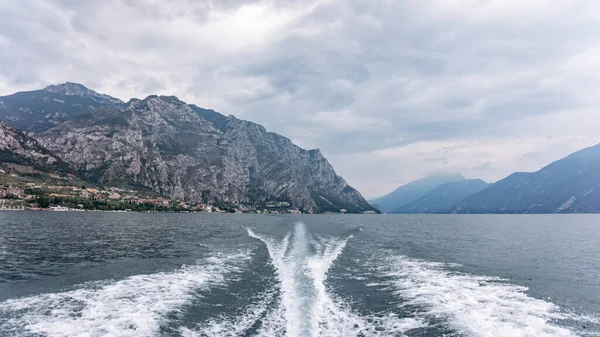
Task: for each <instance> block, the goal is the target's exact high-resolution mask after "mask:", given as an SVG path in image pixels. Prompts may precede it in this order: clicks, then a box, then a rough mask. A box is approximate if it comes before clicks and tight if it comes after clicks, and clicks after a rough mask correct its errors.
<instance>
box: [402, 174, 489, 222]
mask: <svg viewBox="0 0 600 337" xmlns="http://www.w3.org/2000/svg"><path fill="white" fill-rule="evenodd" d="M488 186H490V184H488V183H486V182H485V181H483V180H481V179H467V180H463V181H457V182H452V183H446V184H442V185H440V186H438V187H436V188H434V189H433V190H432V191H430V192H429V193H427V194H426V195H425V196H424V197H422V198H420V199H418V200H416V201H414V202H411V203H410V204H407V205H404V206H402V207H400V208H397V209H395V210H393V211H392V212H391V213H396V214H400V213H403V214H412V213H447V212H448V211H449V210H451V209H452V207H453V206H456V205H457V204H458V203H459V202H460V201H461V200H463V199H464V198H466V197H468V196H470V195H472V194H475V193H477V192H480V191H482V190H483V189H485V188H487V187H488Z"/></svg>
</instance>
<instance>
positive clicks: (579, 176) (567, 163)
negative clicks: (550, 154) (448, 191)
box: [454, 144, 600, 213]
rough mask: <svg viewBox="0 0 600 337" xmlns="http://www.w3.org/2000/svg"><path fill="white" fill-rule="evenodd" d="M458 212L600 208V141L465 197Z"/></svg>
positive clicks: (582, 211)
mask: <svg viewBox="0 0 600 337" xmlns="http://www.w3.org/2000/svg"><path fill="white" fill-rule="evenodd" d="M454 212H455V213H587V212H592V213H595V212H600V144H598V145H596V146H592V147H589V148H586V149H583V150H581V151H578V152H575V153H573V154H571V155H569V156H567V157H565V158H563V159H561V160H558V161H555V162H553V163H551V164H550V165H548V166H546V167H544V168H542V169H541V170H539V171H537V172H535V173H514V174H512V175H510V176H508V177H507V178H505V179H502V180H500V181H499V182H497V183H495V184H493V185H491V186H490V187H488V188H486V189H485V190H483V191H481V192H479V193H476V194H474V195H472V196H469V197H467V198H465V199H464V200H463V201H461V203H460V204H459V206H458V207H456V208H455V209H454Z"/></svg>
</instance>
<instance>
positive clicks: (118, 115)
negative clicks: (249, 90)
mask: <svg viewBox="0 0 600 337" xmlns="http://www.w3.org/2000/svg"><path fill="white" fill-rule="evenodd" d="M15 95H17V94H15ZM24 95H25V97H26V96H30V97H31V99H29V100H26V99H24V98H23V97H22V96H24ZM57 100H58V102H57ZM78 100H80V102H83V103H78V102H79V101H78ZM0 101H1V102H3V110H2V111H0V117H3V116H7V115H9V116H10V115H16V116H17V117H20V116H21V115H22V114H25V115H26V116H27V117H28V118H16V119H8V120H7V122H9V123H12V124H15V125H21V126H23V128H24V129H26V130H28V131H29V133H30V135H31V136H32V137H33V138H35V139H36V140H37V141H39V143H40V144H41V145H43V146H44V147H45V148H47V149H48V150H49V151H51V152H53V153H54V154H56V155H57V156H58V157H59V158H61V159H62V160H64V162H66V163H68V164H69V165H70V167H72V168H73V169H74V170H75V171H77V172H78V173H79V174H80V175H82V176H83V177H85V178H86V179H90V180H92V181H95V182H98V183H103V184H122V185H127V186H141V187H145V188H150V189H152V190H153V191H155V192H157V193H161V194H164V195H168V196H170V197H172V198H175V199H181V200H185V201H186V202H190V203H212V204H224V205H237V206H239V207H240V208H242V209H244V210H252V209H259V208H262V207H265V205H267V204H269V203H270V204H273V203H274V204H277V205H289V207H295V208H298V209H300V210H303V211H306V212H340V211H347V212H353V213H362V212H375V209H374V208H372V207H371V206H370V205H369V204H368V203H367V202H366V201H365V200H364V198H363V197H362V196H361V195H360V193H359V192H358V191H357V190H355V189H354V188H352V187H351V186H349V185H348V184H347V183H346V181H345V180H344V179H343V178H342V177H340V176H338V175H337V174H336V173H335V171H334V169H333V167H332V166H331V164H330V163H329V162H328V161H327V159H326V158H325V157H323V155H322V153H321V152H320V150H318V149H313V150H304V149H301V148H300V147H298V146H296V145H295V144H293V143H292V142H291V140H289V139H288V138H286V137H283V136H281V135H278V134H276V133H272V132H268V131H267V130H266V129H265V128H264V127H263V126H261V125H259V124H256V123H252V122H249V121H244V120H240V119H237V118H236V117H234V116H231V115H230V116H224V115H222V114H220V113H218V112H216V111H214V110H209V109H203V108H200V107H198V106H196V105H193V104H187V103H185V102H183V101H181V100H179V99H178V98H177V97H175V96H158V95H150V96H148V97H146V98H144V99H135V98H134V99H131V100H129V101H128V102H127V103H125V102H122V101H120V100H118V99H115V98H112V97H111V96H108V95H102V94H98V93H96V92H95V91H93V90H90V89H87V88H86V87H84V86H83V85H79V84H76V83H71V82H68V83H65V84H62V85H58V86H49V87H47V88H46V89H43V90H38V91H33V92H25V93H18V97H17V98H15V97H14V96H13V97H11V96H3V97H0ZM60 101H62V102H60ZM6 102H10V103H11V104H12V105H10V104H9V105H7V104H6ZM42 102H46V103H48V102H51V103H49V105H50V107H51V108H46V107H45V106H43V104H42ZM67 102H68V104H67V105H68V108H69V112H68V113H67V112H65V111H63V110H64V109H62V108H61V107H64V106H65V105H64V104H66V103H67ZM90 102H92V103H94V104H95V105H90V106H89V107H88V108H85V109H84V108H82V107H81V106H83V105H84V103H85V104H87V103H90ZM17 103H21V104H23V105H21V106H18V105H15V104H17ZM27 104H30V105H27ZM77 104H79V105H77ZM80 105H81V106H80ZM7 106H8V107H7ZM73 107H76V108H77V109H75V108H73ZM72 108H73V109H72ZM47 110H51V111H53V112H54V114H58V116H59V117H60V118H54V117H53V116H54V114H51V115H50V117H48V115H47V114H45V113H46V112H48V111H47ZM34 112H35V113H34Z"/></svg>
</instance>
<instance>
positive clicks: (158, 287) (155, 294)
mask: <svg viewBox="0 0 600 337" xmlns="http://www.w3.org/2000/svg"><path fill="white" fill-rule="evenodd" d="M249 258H250V257H249V253H240V254H217V255H216V256H213V257H211V258H208V259H206V260H203V261H200V262H199V264H197V265H193V266H184V267H182V268H181V269H179V270H175V271H172V272H161V273H156V274H149V275H136V276H132V277H129V278H126V279H123V280H120V281H116V282H94V283H87V284H84V285H82V286H81V288H78V289H75V290H71V291H66V292H61V293H49V294H42V295H36V296H31V297H25V298H17V299H10V300H7V301H5V302H2V303H0V312H1V313H3V314H5V315H10V316H11V317H13V318H11V319H10V320H9V321H8V322H7V324H5V326H7V327H8V329H9V331H10V332H12V334H16V333H17V332H19V331H28V332H30V333H34V334H41V335H44V336H52V337H54V336H56V337H62V336H124V337H126V336H152V335H154V334H155V333H156V332H157V331H159V328H160V325H161V323H162V322H163V320H164V318H165V316H166V315H167V314H169V313H173V312H177V311H178V310H181V309H182V308H183V307H184V306H185V305H186V304H188V303H189V302H190V301H191V300H192V298H194V296H196V295H197V294H195V292H197V291H201V290H207V289H209V288H211V287H213V286H218V285H222V284H225V283H226V276H228V275H231V273H232V272H235V271H238V270H239V269H240V268H241V263H243V261H247V260H248V259H249ZM7 332H8V331H7Z"/></svg>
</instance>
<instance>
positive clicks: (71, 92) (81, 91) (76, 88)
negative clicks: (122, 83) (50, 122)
mask: <svg viewBox="0 0 600 337" xmlns="http://www.w3.org/2000/svg"><path fill="white" fill-rule="evenodd" d="M44 90H45V91H48V92H51V93H54V94H60V95H65V96H82V97H85V96H89V97H95V98H100V99H104V100H106V101H108V102H111V103H115V104H120V103H123V102H122V101H121V100H120V99H118V98H114V97H112V96H109V95H103V94H99V93H97V92H95V91H94V90H92V89H89V88H87V87H86V86H84V85H83V84H79V83H74V82H65V83H60V84H52V85H49V86H47V87H45V88H44Z"/></svg>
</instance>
